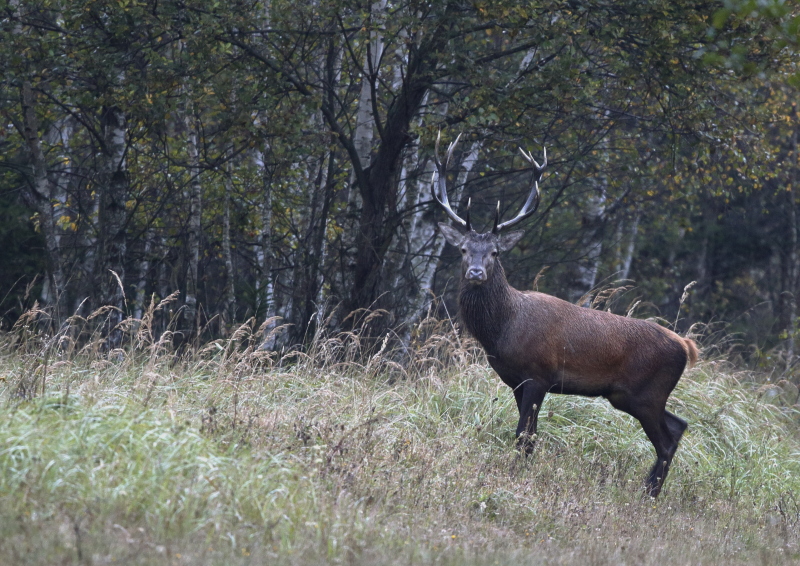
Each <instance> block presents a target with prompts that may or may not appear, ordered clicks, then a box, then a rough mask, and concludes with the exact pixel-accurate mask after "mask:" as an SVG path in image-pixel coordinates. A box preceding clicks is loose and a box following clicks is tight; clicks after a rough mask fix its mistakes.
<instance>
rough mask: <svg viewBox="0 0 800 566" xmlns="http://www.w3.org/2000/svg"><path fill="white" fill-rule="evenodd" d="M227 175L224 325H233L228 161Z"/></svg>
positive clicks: (224, 239) (233, 300)
mask: <svg viewBox="0 0 800 566" xmlns="http://www.w3.org/2000/svg"><path fill="white" fill-rule="evenodd" d="M226 169H227V171H226V175H225V194H224V196H223V202H222V259H223V261H224V263H225V289H224V291H223V293H222V295H223V298H222V322H223V323H222V325H221V326H222V327H223V328H226V327H229V326H230V325H232V324H233V323H234V322H235V319H236V313H235V307H236V294H235V290H234V286H233V279H234V271H233V254H232V251H231V195H232V193H233V178H232V175H233V167H232V165H231V162H230V161H228V164H227V167H226Z"/></svg>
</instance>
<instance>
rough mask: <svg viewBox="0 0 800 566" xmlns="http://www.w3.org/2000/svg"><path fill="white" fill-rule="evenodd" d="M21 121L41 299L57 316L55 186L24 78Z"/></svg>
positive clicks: (60, 284)
mask: <svg viewBox="0 0 800 566" xmlns="http://www.w3.org/2000/svg"><path fill="white" fill-rule="evenodd" d="M20 94H21V103H22V125H21V128H20V129H21V133H22V136H23V138H24V140H25V144H26V149H27V151H28V159H29V161H30V168H31V175H30V181H29V188H30V190H29V191H26V196H27V199H28V201H29V203H30V204H31V205H32V206H33V207H34V208H35V210H36V212H37V213H38V215H39V227H40V229H41V231H42V236H43V238H44V244H45V254H46V256H47V271H48V272H47V285H46V286H45V288H46V289H47V295H46V296H43V297H42V299H43V301H44V302H45V304H47V305H49V306H53V307H55V313H54V317H55V319H56V320H60V318H61V316H62V315H63V313H61V312H60V309H59V304H60V298H61V296H62V294H63V293H64V275H63V272H62V268H61V252H60V247H59V242H58V233H57V227H56V222H55V214H54V211H53V197H54V194H53V192H54V187H53V185H52V183H50V180H49V179H48V175H47V162H46V161H45V157H44V153H43V151H42V145H41V140H40V138H39V119H38V117H37V116H36V108H35V104H36V102H35V99H34V94H33V89H32V87H31V83H30V82H29V81H23V83H22V88H21V93H20Z"/></svg>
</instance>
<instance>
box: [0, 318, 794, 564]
mask: <svg viewBox="0 0 800 566" xmlns="http://www.w3.org/2000/svg"><path fill="white" fill-rule="evenodd" d="M159 308H163V305H161V306H158V305H154V306H153V307H152V308H151V310H150V311H149V315H145V317H143V318H144V320H143V321H132V320H127V321H125V322H124V323H123V324H124V329H125V332H126V333H127V336H128V337H129V345H128V347H126V348H125V349H122V350H115V351H112V352H106V351H104V349H103V345H102V340H101V339H100V338H99V337H98V336H94V335H92V333H91V331H90V330H89V329H90V328H91V326H90V324H91V323H90V322H86V321H83V320H72V321H70V324H68V325H66V326H64V327H62V328H61V329H60V330H59V332H58V333H57V334H52V335H51V334H48V333H47V332H43V331H40V330H38V328H41V320H40V317H42V316H43V314H42V313H31V314H30V315H29V316H28V317H27V318H25V319H23V320H22V321H21V322H20V324H19V325H18V326H17V327H16V328H15V329H14V331H13V332H12V333H10V334H7V335H5V336H3V337H2V338H1V339H2V341H3V345H2V348H1V349H0V352H2V354H0V380H1V381H0V393H2V398H3V405H2V407H3V409H2V410H3V412H4V415H3V418H2V419H0V557H1V558H0V562H2V563H8V564H16V563H22V562H25V563H28V564H54V563H66V564H69V563H92V564H109V563H134V564H136V563H141V564H151V563H164V564H250V563H254V564H261V563H267V562H268V563H270V564H273V563H275V564H309V563H347V564H420V563H422V564H433V563H437V564H494V563H497V564H505V563H511V562H519V561H523V562H524V563H530V564H582V565H583V564H608V563H614V564H664V563H671V564H752V563H758V562H761V563H765V564H782V563H787V564H788V563H795V562H796V561H797V560H798V558H800V555H798V534H800V531H799V530H798V528H799V527H798V521H800V506H799V505H798V502H797V499H796V497H797V495H796V494H797V493H798V492H799V490H800V442H798V436H797V430H798V428H797V422H798V421H797V419H798V412H797V411H796V410H795V409H794V408H793V407H792V406H791V403H793V402H795V401H796V400H792V399H790V397H791V396H792V394H793V392H794V390H792V389H791V387H790V385H788V384H786V383H783V384H781V385H775V386H766V387H765V386H760V385H758V384H756V383H754V379H753V377H752V376H751V375H749V374H747V373H741V372H736V371H735V370H734V369H733V368H731V367H727V366H726V365H725V364H724V363H721V362H705V363H702V364H701V365H700V366H699V367H698V368H696V369H694V370H691V371H690V372H688V373H687V375H686V376H684V378H683V379H682V380H681V383H680V384H679V386H678V389H677V390H676V392H675V393H674V394H673V398H672V404H671V410H673V411H674V412H676V413H677V414H679V415H681V416H683V417H684V418H686V419H687V420H688V421H689V426H690V429H689V432H688V433H687V435H686V436H685V437H684V440H683V442H682V444H681V448H680V449H679V451H678V453H677V455H676V459H675V461H674V464H673V469H672V471H671V473H670V477H669V479H668V481H667V484H666V486H665V489H664V491H663V493H662V495H661V497H660V498H659V500H657V501H652V500H650V499H648V498H645V497H643V495H642V489H641V484H642V479H643V478H644V476H645V474H646V472H647V470H648V469H649V467H650V465H651V464H652V459H653V452H652V447H651V446H650V444H649V443H648V442H647V440H646V438H645V436H644V434H643V433H642V431H641V430H640V428H639V426H638V424H637V423H636V422H635V421H633V419H632V418H630V417H628V416H627V415H624V414H622V413H619V412H617V411H614V410H613V409H611V408H610V407H609V406H608V404H607V403H605V402H604V401H601V400H592V399H582V398H577V397H566V396H564V397H562V396H556V395H553V396H550V397H548V399H547V400H546V401H545V405H544V407H543V410H542V417H541V420H540V433H541V436H540V439H539V443H538V445H537V448H536V451H535V454H534V455H533V456H532V457H531V458H524V457H521V456H520V455H519V454H518V453H517V452H516V451H515V450H514V448H513V428H514V425H515V422H516V408H515V406H514V402H513V397H512V395H511V393H510V391H509V390H508V389H507V388H506V387H505V386H504V385H503V384H502V383H501V382H500V381H499V380H498V379H497V378H496V376H494V374H493V373H492V372H491V370H490V369H489V368H488V366H487V365H486V363H485V360H484V359H483V356H482V354H481V353H480V350H479V349H477V348H476V347H475V346H474V344H472V343H470V342H469V341H463V340H462V339H460V338H458V337H457V335H456V334H455V333H454V332H453V331H452V328H451V327H450V325H449V323H447V324H442V323H436V322H435V321H425V322H424V323H423V326H422V328H421V329H420V332H419V333H418V335H419V336H421V337H425V338H424V339H423V338H420V339H419V340H418V341H417V342H416V343H414V344H413V345H412V347H411V350H409V351H406V352H404V353H403V355H402V356H400V355H398V352H396V351H393V350H392V347H391V340H389V341H384V342H379V343H378V344H374V345H372V346H370V347H367V346H366V341H364V340H362V339H361V337H360V336H359V335H358V333H350V334H343V335H337V336H326V335H324V334H320V335H318V336H317V337H316V338H315V340H314V342H313V346H312V348H310V350H309V351H308V352H307V353H305V354H301V353H296V352H295V353H291V354H287V355H284V356H278V355H277V354H275V353H269V352H264V351H261V350H259V349H258V348H257V345H258V343H259V342H260V340H259V339H257V337H259V336H260V331H259V329H257V328H255V327H254V326H253V325H250V324H247V325H244V326H242V327H240V328H239V329H238V330H236V331H235V332H233V333H232V335H231V338H230V339H227V340H224V341H214V342H211V343H209V344H206V345H204V346H203V347H201V348H199V349H198V350H197V351H196V352H185V353H183V354H180V355H178V354H176V353H175V352H174V351H173V350H172V348H171V347H170V341H169V335H162V336H154V333H153V332H152V329H151V328H150V325H149V322H148V320H152V317H153V313H155V312H156V310H157V309H159ZM98 316H103V315H102V314H99V315H98ZM148 316H149V317H150V318H149V319H148ZM398 360H402V363H400V362H398ZM776 388H777V389H776Z"/></svg>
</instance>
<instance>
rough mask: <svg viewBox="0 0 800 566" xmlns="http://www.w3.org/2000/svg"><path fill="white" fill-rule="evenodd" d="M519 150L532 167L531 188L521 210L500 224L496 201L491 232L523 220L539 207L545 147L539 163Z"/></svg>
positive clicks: (498, 205)
mask: <svg viewBox="0 0 800 566" xmlns="http://www.w3.org/2000/svg"><path fill="white" fill-rule="evenodd" d="M519 151H520V153H522V157H524V158H525V159H526V160H527V161H528V162H529V163H531V164H532V165H533V167H534V179H533V187H532V188H531V192H530V193H529V194H528V198H527V199H526V200H525V204H524V205H522V210H520V211H519V213H517V215H516V216H515V217H514V218H512V219H511V220H508V221H506V222H503V223H502V224H501V223H500V203H497V213H496V214H495V220H494V228H493V229H492V233H493V234H497V233H499V232H500V230H502V229H504V228H508V227H510V226H513V225H514V224H517V223H518V222H521V221H523V220H525V219H526V218H528V217H529V216H530V215H531V214H533V213H534V212H536V209H537V208H539V200H540V198H541V193H540V192H539V181H540V180H541V179H542V174H543V173H544V169H545V167H547V148H544V161H543V162H542V164H541V165H539V164H538V163H537V162H536V160H535V159H534V158H533V156H532V155H531V154H530V153H526V152H525V150H524V149H522V148H519Z"/></svg>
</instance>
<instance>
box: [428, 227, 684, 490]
mask: <svg viewBox="0 0 800 566" xmlns="http://www.w3.org/2000/svg"><path fill="white" fill-rule="evenodd" d="M440 227H442V232H443V233H444V234H445V237H446V238H447V240H448V241H449V242H450V243H451V244H454V245H456V246H459V248H460V249H461V250H462V254H463V262H462V279H461V286H460V290H459V300H458V302H459V315H460V318H461V320H462V322H463V324H464V327H465V328H466V330H467V331H468V332H469V333H470V334H472V335H473V336H474V337H475V338H476V339H477V340H478V341H479V342H480V343H481V345H482V346H483V347H484V349H485V350H486V354H487V357H488V359H489V363H490V364H491V366H492V368H494V370H495V371H496V372H497V373H498V375H499V376H500V379H502V380H503V382H505V383H506V384H507V385H508V386H509V387H511V389H512V390H513V392H514V397H515V399H516V402H517V408H518V409H519V414H520V419H519V423H518V425H517V437H518V440H519V443H520V446H521V447H522V448H523V449H524V450H525V451H526V452H530V451H531V449H532V446H533V438H534V437H535V434H536V424H537V417H538V412H539V409H540V407H541V404H542V401H543V400H544V397H545V395H546V394H547V393H564V394H573V395H588V396H603V397H605V398H606V399H608V400H609V402H610V403H611V404H612V405H613V406H614V407H615V408H617V409H619V410H621V411H625V412H626V413H629V414H631V415H633V416H634V417H635V418H637V419H638V420H639V422H640V423H641V424H642V428H643V429H644V431H645V433H646V434H647V436H648V438H649V439H650V441H651V442H652V443H653V446H654V447H655V449H656V454H657V460H656V464H655V465H654V466H653V469H652V470H651V472H650V475H649V477H648V479H647V482H646V487H647V493H648V494H649V495H651V496H653V497H655V496H657V495H658V494H659V492H660V491H661V486H662V485H663V482H664V479H665V478H666V475H667V473H668V471H669V464H670V462H671V460H672V457H673V455H674V453H675V450H676V449H677V447H678V442H679V441H680V438H681V436H682V434H683V432H684V431H685V430H686V422H685V421H683V420H682V419H680V418H678V417H676V416H675V415H673V414H671V413H670V412H668V411H666V403H667V398H668V397H669V395H670V393H671V392H672V390H673V389H674V388H675V385H676V384H677V383H678V380H679V379H680V377H681V374H682V373H683V371H684V369H685V368H686V367H687V365H688V366H689V367H691V366H692V365H694V364H695V363H696V362H697V359H698V351H697V346H696V345H695V343H694V341H693V340H689V339H686V338H682V337H680V336H678V335H677V334H675V333H674V332H672V331H671V330H668V329H666V328H664V327H662V326H659V325H658V324H655V323H653V322H649V321H645V320H639V319H634V318H627V317H623V316H618V315H615V314H611V313H608V312H604V311H599V310H592V309H586V308H582V307H579V306H577V305H573V304H572V303H568V302H567V301H563V300H561V299H558V298H556V297H553V296H551V295H546V294H543V293H536V292H521V291H518V290H516V289H514V288H513V287H511V286H510V285H509V284H508V281H507V280H506V277H505V273H504V272H503V267H502V265H501V264H500V262H499V260H497V254H498V252H499V251H504V250H506V249H509V248H510V247H512V246H513V245H514V244H515V243H516V241H517V240H518V239H519V237H520V236H521V233H518V232H517V233H512V234H508V235H505V236H498V235H495V234H476V233H475V232H468V233H467V234H466V235H462V234H460V233H459V232H458V231H456V230H455V229H453V228H451V227H449V226H446V225H441V224H440Z"/></svg>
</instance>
